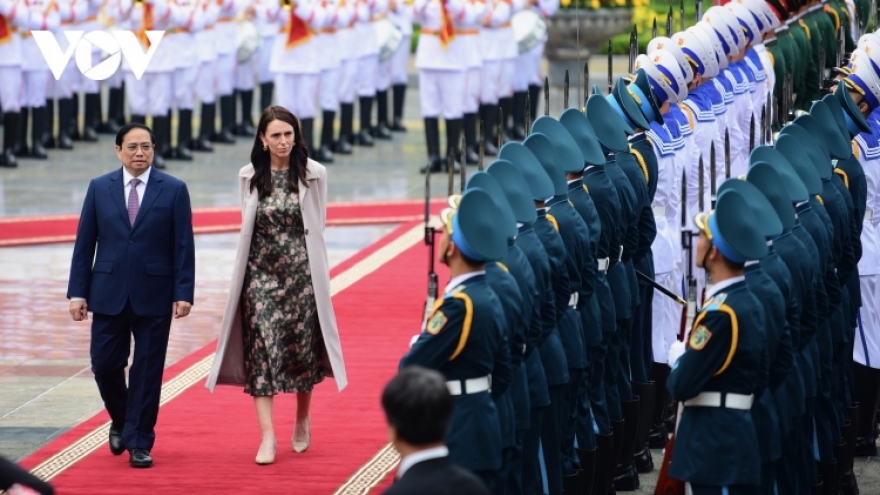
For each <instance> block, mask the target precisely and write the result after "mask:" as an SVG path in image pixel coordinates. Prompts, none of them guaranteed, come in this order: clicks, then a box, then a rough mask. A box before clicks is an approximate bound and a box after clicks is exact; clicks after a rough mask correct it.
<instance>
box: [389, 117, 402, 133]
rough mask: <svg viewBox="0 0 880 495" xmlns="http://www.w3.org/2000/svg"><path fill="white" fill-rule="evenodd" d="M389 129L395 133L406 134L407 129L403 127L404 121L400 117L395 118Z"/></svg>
mask: <svg viewBox="0 0 880 495" xmlns="http://www.w3.org/2000/svg"><path fill="white" fill-rule="evenodd" d="M388 128H389V129H391V130H392V131H394V132H406V127H404V126H403V121H401V120H400V117H395V118H394V122H392V123H391V126H390V127H388Z"/></svg>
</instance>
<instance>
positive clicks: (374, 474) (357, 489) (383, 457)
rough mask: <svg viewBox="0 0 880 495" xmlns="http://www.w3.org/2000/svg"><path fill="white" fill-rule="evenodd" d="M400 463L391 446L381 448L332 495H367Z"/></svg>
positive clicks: (398, 456)
mask: <svg viewBox="0 0 880 495" xmlns="http://www.w3.org/2000/svg"><path fill="white" fill-rule="evenodd" d="M398 462H400V455H399V454H398V453H397V451H396V450H394V447H392V446H391V444H390V443H389V444H387V445H385V446H384V447H382V449H381V450H379V452H377V453H376V455H374V456H373V457H372V458H371V459H370V460H369V461H367V463H366V464H364V465H363V466H361V468H360V469H358V470H357V471H355V473H354V474H353V475H351V478H349V479H348V481H346V482H345V483H344V484H343V485H342V486H340V487H339V489H338V490H336V491H335V492H334V493H333V495H367V494H369V493H370V491H372V490H373V488H376V485H378V484H379V482H381V481H382V480H383V479H385V477H386V476H388V474H389V473H391V471H393V470H394V468H396V467H397V464H398Z"/></svg>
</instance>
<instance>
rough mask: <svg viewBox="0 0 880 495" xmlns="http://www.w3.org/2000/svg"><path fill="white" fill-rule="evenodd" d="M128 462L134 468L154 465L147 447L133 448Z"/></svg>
mask: <svg viewBox="0 0 880 495" xmlns="http://www.w3.org/2000/svg"><path fill="white" fill-rule="evenodd" d="M128 463H129V464H131V467H133V468H151V467H153V458H152V457H150V451H149V450H147V449H131V452H129V454H128Z"/></svg>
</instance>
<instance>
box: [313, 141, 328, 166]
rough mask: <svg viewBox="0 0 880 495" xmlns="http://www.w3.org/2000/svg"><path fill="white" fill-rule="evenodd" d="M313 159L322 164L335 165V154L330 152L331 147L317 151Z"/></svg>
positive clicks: (323, 147) (324, 147) (325, 146)
mask: <svg viewBox="0 0 880 495" xmlns="http://www.w3.org/2000/svg"><path fill="white" fill-rule="evenodd" d="M312 158H314V159H315V161H317V162H320V163H333V152H331V151H330V147H329V146H327V145H324V146H321V147H320V148H318V149H317V150H316V151H315V156H313V157H312Z"/></svg>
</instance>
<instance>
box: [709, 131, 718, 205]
mask: <svg viewBox="0 0 880 495" xmlns="http://www.w3.org/2000/svg"><path fill="white" fill-rule="evenodd" d="M715 167H716V161H715V141H712V144H710V145H709V200H710V202H709V204H710V205H711V206H710V208H712V209H713V210H714V209H715V190H716V185H717V184H716V177H717V172H716V170H715Z"/></svg>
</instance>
